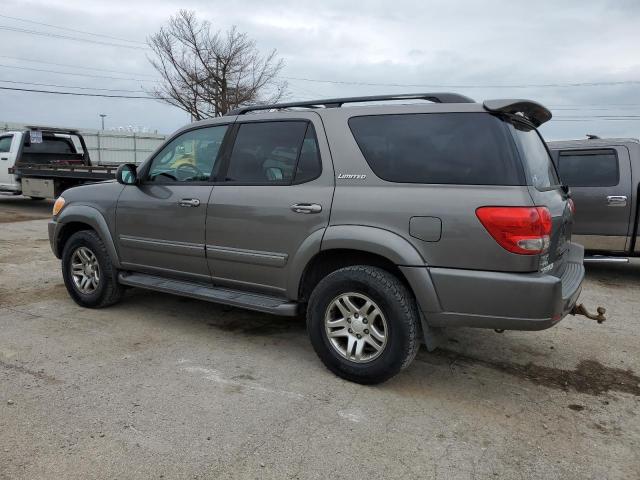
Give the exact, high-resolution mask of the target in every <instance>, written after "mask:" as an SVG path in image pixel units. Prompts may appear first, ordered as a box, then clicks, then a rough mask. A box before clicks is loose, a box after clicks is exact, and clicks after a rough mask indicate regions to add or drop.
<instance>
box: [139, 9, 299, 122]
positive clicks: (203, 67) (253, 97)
mask: <svg viewBox="0 0 640 480" xmlns="http://www.w3.org/2000/svg"><path fill="white" fill-rule="evenodd" d="M147 43H148V44H149V47H150V48H151V50H152V51H153V53H154V56H153V57H150V58H149V62H150V63H151V65H153V67H154V68H155V69H156V70H157V71H158V73H159V74H160V76H161V77H162V81H161V82H160V84H159V85H158V86H157V87H155V88H153V89H151V90H150V91H149V92H148V93H149V94H150V95H152V96H154V97H156V98H158V99H160V100H163V101H164V102H166V103H168V104H169V105H173V106H175V107H178V108H180V109H182V110H184V111H185V112H187V113H189V114H190V115H191V117H192V119H194V120H201V119H203V118H209V117H214V116H219V115H224V114H225V113H227V112H228V111H230V110H233V109H234V108H237V107H239V106H242V105H255V104H261V103H273V102H277V101H278V100H280V99H281V98H283V97H284V96H286V95H287V89H288V85H287V82H285V81H283V80H280V79H279V78H278V75H279V74H280V72H281V71H282V69H283V68H284V62H283V60H282V59H278V56H277V52H276V50H272V51H271V52H270V53H269V54H268V55H262V54H261V53H260V51H259V50H258V48H257V47H256V44H255V42H254V41H253V40H251V39H250V38H249V37H248V36H247V35H246V34H245V33H241V32H238V29H237V28H236V27H235V26H234V27H231V28H230V29H229V30H227V31H226V32H221V31H216V32H213V31H212V30H211V24H210V23H209V22H208V21H206V20H202V21H201V20H198V19H197V18H196V15H195V13H194V12H193V11H189V10H180V11H179V12H178V13H177V14H176V15H174V16H172V17H171V18H170V19H169V22H168V23H167V25H165V26H163V27H162V28H160V31H159V32H157V33H156V34H154V35H152V36H151V37H149V39H148V42H147Z"/></svg>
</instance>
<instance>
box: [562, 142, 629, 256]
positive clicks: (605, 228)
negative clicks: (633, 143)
mask: <svg viewBox="0 0 640 480" xmlns="http://www.w3.org/2000/svg"><path fill="white" fill-rule="evenodd" d="M557 164H558V170H559V172H560V178H561V179H562V181H563V182H564V183H566V184H567V185H569V187H570V188H571V196H572V198H573V200H574V202H575V205H576V214H575V226H574V228H573V233H574V239H575V240H576V241H577V242H578V243H581V244H583V245H584V246H585V248H586V249H588V250H603V251H613V252H623V251H625V249H626V248H628V247H629V245H628V239H629V235H630V232H629V228H630V215H631V205H632V202H633V201H634V199H633V198H632V195H633V192H632V189H631V165H630V160H629V151H628V149H627V148H626V147H623V146H612V147H607V148H602V147H600V148H589V149H579V150H577V149H568V150H560V151H559V152H557Z"/></svg>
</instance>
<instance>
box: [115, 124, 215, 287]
mask: <svg viewBox="0 0 640 480" xmlns="http://www.w3.org/2000/svg"><path fill="white" fill-rule="evenodd" d="M227 128H228V126H227V125H218V126H210V127H202V128H197V129H192V130H188V131H187V132H184V133H182V134H180V135H178V136H177V137H176V138H174V139H173V140H171V141H170V142H169V143H168V144H167V145H166V146H165V147H164V148H163V149H162V150H161V151H160V152H159V153H158V154H157V155H155V156H154V158H153V159H152V160H151V161H150V163H149V164H148V165H145V166H144V167H142V168H141V169H140V173H139V176H140V179H139V185H128V186H126V187H124V190H123V191H122V193H121V195H120V197H119V199H118V206H117V210H116V231H117V243H118V249H119V254H120V258H121V262H122V266H123V268H125V269H130V270H134V271H142V272H148V273H156V274H158V275H162V276H170V277H176V278H182V279H185V280H193V281H203V282H209V281H210V279H211V277H210V274H209V269H208V266H207V262H206V258H205V247H204V245H205V241H204V239H205V219H206V214H207V205H208V201H209V197H210V195H211V191H212V189H213V183H212V178H211V175H212V172H213V170H214V167H215V164H216V161H217V158H218V154H219V152H220V150H221V145H222V142H223V139H224V137H225V133H226V131H227Z"/></svg>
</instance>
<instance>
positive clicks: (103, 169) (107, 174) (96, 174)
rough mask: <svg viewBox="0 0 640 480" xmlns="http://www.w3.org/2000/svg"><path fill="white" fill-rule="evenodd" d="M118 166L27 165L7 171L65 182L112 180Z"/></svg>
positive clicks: (24, 176)
mask: <svg viewBox="0 0 640 480" xmlns="http://www.w3.org/2000/svg"><path fill="white" fill-rule="evenodd" d="M118 166H119V165H43V164H37V163H28V164H24V165H17V166H15V167H13V168H10V169H9V173H11V174H13V175H19V176H20V177H21V178H23V179H24V178H61V179H67V180H89V181H91V180H95V181H102V180H113V179H114V178H115V175H116V170H117V169H118Z"/></svg>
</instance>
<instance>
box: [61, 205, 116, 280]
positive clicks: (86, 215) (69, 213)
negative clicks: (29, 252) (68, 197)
mask: <svg viewBox="0 0 640 480" xmlns="http://www.w3.org/2000/svg"><path fill="white" fill-rule="evenodd" d="M82 230H93V231H95V232H96V234H97V235H98V236H99V237H100V240H102V242H103V243H104V245H105V247H106V249H107V252H109V256H110V257H111V261H112V263H113V265H114V266H115V267H117V268H119V267H120V261H119V259H118V254H117V251H116V248H115V244H114V242H113V237H112V236H111V232H110V231H109V227H108V225H107V221H106V220H105V218H104V216H103V215H102V213H100V211H99V210H98V209H96V208H94V207H90V206H87V205H70V206H68V207H67V208H65V209H64V210H63V211H62V212H61V213H60V216H59V217H58V219H57V228H56V231H55V243H54V253H55V254H56V256H57V257H58V258H60V257H61V256H62V250H63V249H64V245H65V244H66V242H67V241H68V240H69V238H71V236H72V235H73V234H74V233H76V232H79V231H82Z"/></svg>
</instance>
